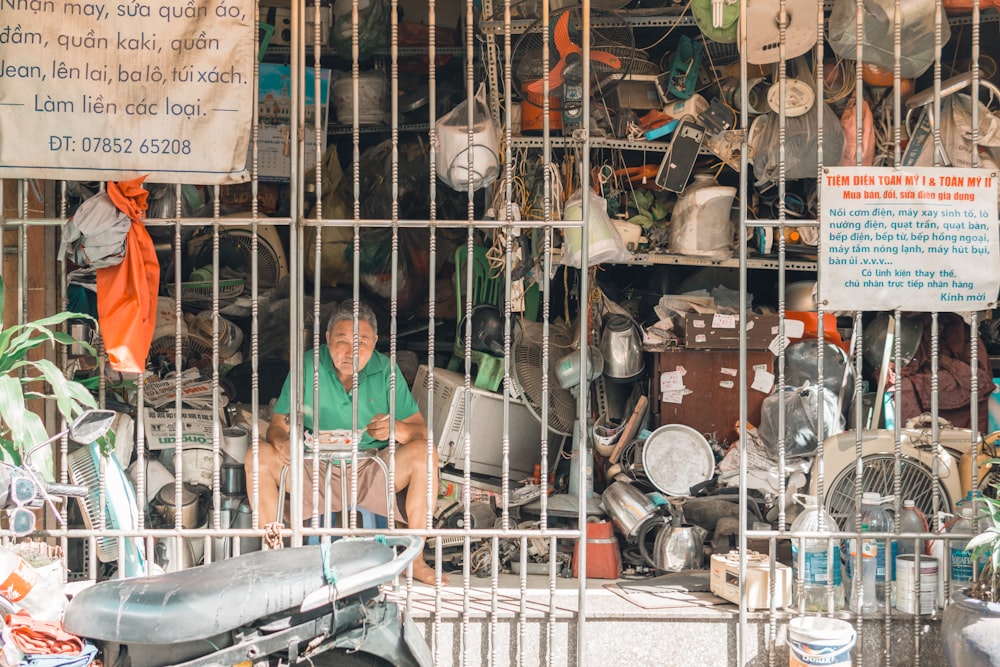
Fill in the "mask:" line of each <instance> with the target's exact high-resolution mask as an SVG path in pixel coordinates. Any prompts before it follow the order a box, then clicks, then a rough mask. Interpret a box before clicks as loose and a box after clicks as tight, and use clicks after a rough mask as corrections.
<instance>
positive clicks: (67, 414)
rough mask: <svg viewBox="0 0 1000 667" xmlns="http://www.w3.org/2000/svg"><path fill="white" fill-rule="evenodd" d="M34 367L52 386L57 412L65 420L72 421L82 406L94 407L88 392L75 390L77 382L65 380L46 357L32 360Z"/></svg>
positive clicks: (93, 401)
mask: <svg viewBox="0 0 1000 667" xmlns="http://www.w3.org/2000/svg"><path fill="white" fill-rule="evenodd" d="M33 365H34V367H35V368H36V369H38V371H40V372H41V374H42V376H43V378H44V379H45V381H46V382H48V383H49V384H50V385H51V386H52V393H53V397H54V398H55V400H56V405H57V406H58V408H59V414H61V415H62V416H63V418H64V419H66V421H72V420H73V418H74V417H76V416H77V415H78V414H79V413H81V412H83V407H84V406H86V407H91V408H96V407H97V402H96V401H95V400H94V398H93V396H91V395H90V392H88V391H86V390H84V391H82V392H81V391H77V383H76V382H74V381H72V380H67V379H66V376H64V375H63V374H62V371H60V370H59V368H58V367H57V366H56V365H55V364H54V363H52V362H51V361H49V360H48V359H39V360H38V361H35V362H34V364H33Z"/></svg>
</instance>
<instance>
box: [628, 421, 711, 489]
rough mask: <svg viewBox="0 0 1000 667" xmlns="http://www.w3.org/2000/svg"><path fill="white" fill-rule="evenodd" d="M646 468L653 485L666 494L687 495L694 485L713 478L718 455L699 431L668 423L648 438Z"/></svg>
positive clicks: (643, 453) (643, 452)
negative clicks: (716, 455)
mask: <svg viewBox="0 0 1000 667" xmlns="http://www.w3.org/2000/svg"><path fill="white" fill-rule="evenodd" d="M642 468H643V471H644V472H645V473H646V477H647V478H648V479H649V481H650V483H652V485H653V486H655V487H656V488H657V489H659V490H660V491H662V492H663V493H665V494H667V495H669V496H686V495H688V494H690V490H691V487H692V486H695V485H696V484H700V483H701V482H704V481H707V480H709V479H711V478H712V475H713V474H714V472H715V455H714V454H713V453H712V448H711V446H709V444H708V440H706V439H705V436H703V435H702V434H701V433H699V432H698V431H696V430H694V429H693V428H691V427H690V426H685V425H683V424H666V425H665V426H661V427H660V428H658V429H656V430H655V431H653V432H652V434H650V436H649V437H648V438H647V439H646V443H645V444H644V445H643V447H642Z"/></svg>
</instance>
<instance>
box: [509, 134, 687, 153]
mask: <svg viewBox="0 0 1000 667" xmlns="http://www.w3.org/2000/svg"><path fill="white" fill-rule="evenodd" d="M510 145H511V146H513V147H515V148H544V147H545V142H544V140H543V139H542V137H513V138H512V139H511V142H510ZM549 145H550V146H552V148H581V147H582V146H583V142H582V141H579V140H578V139H573V138H571V137H550V138H549ZM590 147H591V148H618V149H621V150H634V151H648V152H651V153H666V152H667V151H668V150H669V149H670V142H668V141H629V140H628V139H610V138H607V137H592V138H591V139H590Z"/></svg>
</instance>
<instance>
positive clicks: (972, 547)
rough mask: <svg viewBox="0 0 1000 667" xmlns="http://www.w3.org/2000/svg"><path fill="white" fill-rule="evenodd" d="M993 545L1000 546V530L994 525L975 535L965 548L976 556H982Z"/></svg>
mask: <svg viewBox="0 0 1000 667" xmlns="http://www.w3.org/2000/svg"><path fill="white" fill-rule="evenodd" d="M991 547H1000V531H998V530H997V529H996V528H993V527H990V528H987V529H986V531H985V532H982V533H979V534H978V535H976V536H975V537H973V538H972V539H971V540H969V543H968V544H967V545H966V547H965V548H966V549H967V550H968V551H971V552H972V555H973V557H974V558H981V557H983V556H985V555H986V549H989V548H991Z"/></svg>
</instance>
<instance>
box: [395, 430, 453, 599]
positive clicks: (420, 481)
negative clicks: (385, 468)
mask: <svg viewBox="0 0 1000 667" xmlns="http://www.w3.org/2000/svg"><path fill="white" fill-rule="evenodd" d="M432 457H433V458H432V466H433V468H432V469H431V487H430V488H431V489H432V495H431V497H432V498H437V490H438V456H437V448H436V447H435V448H433V450H432ZM395 477H396V480H395V481H396V491H397V492H398V491H402V490H403V489H406V520H407V524H408V525H409V526H410V528H424V527H426V525H427V443H426V442H411V443H408V444H405V445H401V446H399V447H397V448H396V471H395ZM413 577H414V578H415V579H416V580H417V581H422V582H423V583H425V584H429V585H431V586H433V585H434V568H432V567H431V566H430V565H428V564H427V562H426V561H425V560H424V558H423V556H421V557H420V558H418V559H417V560H415V561H413ZM448 581H449V577H448V575H446V574H442V575H441V583H442V584H444V585H446V586H447V585H448Z"/></svg>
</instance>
